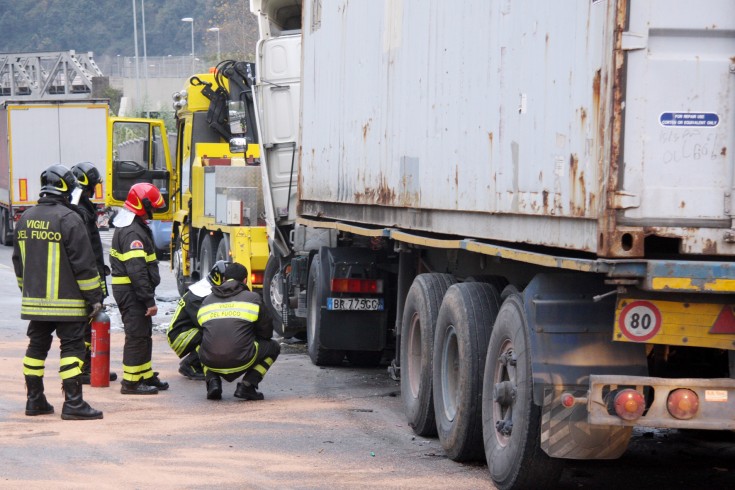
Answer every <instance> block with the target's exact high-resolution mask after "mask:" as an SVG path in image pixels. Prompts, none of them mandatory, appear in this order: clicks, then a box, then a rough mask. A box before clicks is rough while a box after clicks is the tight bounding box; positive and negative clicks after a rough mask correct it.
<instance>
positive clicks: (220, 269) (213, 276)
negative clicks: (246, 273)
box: [207, 260, 231, 286]
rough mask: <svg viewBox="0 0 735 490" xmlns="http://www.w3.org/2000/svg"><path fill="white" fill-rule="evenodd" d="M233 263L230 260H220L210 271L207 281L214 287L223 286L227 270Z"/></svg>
mask: <svg viewBox="0 0 735 490" xmlns="http://www.w3.org/2000/svg"><path fill="white" fill-rule="evenodd" d="M230 263H231V262H229V261H228V260H218V261H217V262H215V264H214V265H213V266H212V268H211V269H210V270H209V274H207V280H208V281H209V284H211V285H212V286H221V285H222V283H223V282H225V270H226V269H227V266H228V265H230Z"/></svg>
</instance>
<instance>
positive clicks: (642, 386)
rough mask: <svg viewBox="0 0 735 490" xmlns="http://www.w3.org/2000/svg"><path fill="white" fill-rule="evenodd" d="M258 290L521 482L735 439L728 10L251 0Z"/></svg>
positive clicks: (444, 439) (320, 357)
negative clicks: (677, 443) (382, 373)
mask: <svg viewBox="0 0 735 490" xmlns="http://www.w3.org/2000/svg"><path fill="white" fill-rule="evenodd" d="M250 8H251V12H252V13H253V14H254V15H256V17H257V19H258V24H259V30H260V40H259V42H258V45H257V49H256V65H257V79H256V85H255V91H254V93H255V97H254V98H255V109H256V115H257V118H258V128H259V131H260V139H259V141H260V144H261V169H262V171H263V178H262V180H263V183H264V187H265V188H264V197H265V216H266V226H267V227H268V230H269V233H268V236H269V240H270V244H271V247H270V249H271V256H270V258H269V262H268V265H267V266H266V273H265V283H264V290H263V291H264V297H265V298H266V302H267V304H268V305H269V308H271V309H272V311H273V312H274V313H275V316H276V317H277V319H278V321H279V322H281V323H282V331H283V332H284V334H286V335H296V334H298V333H304V332H305V335H306V337H307V344H308V352H309V355H310V357H311V360H312V362H313V363H315V364H317V365H327V364H337V365H341V364H343V363H346V362H351V363H353V364H378V363H380V362H381V360H382V361H390V369H391V371H392V372H393V373H394V374H395V375H396V376H400V382H401V397H402V398H403V402H404V407H405V414H406V418H407V421H408V423H409V425H410V426H411V427H412V428H413V430H414V431H415V432H416V433H417V434H419V435H422V436H428V435H433V434H437V435H438V437H439V439H440V441H441V444H442V446H443V448H444V450H445V451H446V453H447V455H448V456H449V457H450V458H452V459H454V460H457V461H465V460H474V459H484V460H486V461H487V464H488V468H489V471H490V475H491V477H492V480H493V482H494V483H495V484H496V485H497V486H498V487H499V488H503V489H507V488H545V487H549V486H553V484H554V482H555V480H556V479H557V478H558V476H559V474H560V471H561V468H562V465H561V462H562V461H563V460H564V459H614V458H617V457H619V456H620V455H622V454H623V452H624V451H625V450H626V447H627V445H628V442H629V440H630V437H631V433H632V429H633V427H635V426H645V427H666V428H678V429H706V430H733V429H735V379H733V378H735V294H734V293H735V264H734V262H733V255H734V254H735V231H734V230H735V226H734V225H735V221H734V219H735V205H733V201H732V200H733V186H734V185H735V184H734V182H735V180H734V179H735V172H734V171H733V166H734V165H733V163H734V162H733V138H735V4H733V3H732V2H729V1H726V0H710V1H706V2H698V3H696V4H695V3H692V2H687V1H683V0H675V1H661V0H575V1H569V2H547V1H544V0H525V1H518V2H511V1H509V0H500V1H493V2H487V1H484V0H468V1H463V2H444V1H441V0H385V1H369V2H368V1H364V2H355V1H347V0H338V1H333V2H332V1H330V2H325V1H320V0H314V1H303V2H302V1H299V0H251V2H250Z"/></svg>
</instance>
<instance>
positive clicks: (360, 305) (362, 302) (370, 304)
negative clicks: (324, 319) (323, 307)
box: [327, 298, 384, 311]
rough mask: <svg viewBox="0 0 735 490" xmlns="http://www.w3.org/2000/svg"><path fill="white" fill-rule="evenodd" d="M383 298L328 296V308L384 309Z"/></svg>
mask: <svg viewBox="0 0 735 490" xmlns="http://www.w3.org/2000/svg"><path fill="white" fill-rule="evenodd" d="M383 308H384V306H383V298H327V309H328V310H351V311H383Z"/></svg>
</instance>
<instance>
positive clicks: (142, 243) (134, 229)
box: [110, 216, 161, 308]
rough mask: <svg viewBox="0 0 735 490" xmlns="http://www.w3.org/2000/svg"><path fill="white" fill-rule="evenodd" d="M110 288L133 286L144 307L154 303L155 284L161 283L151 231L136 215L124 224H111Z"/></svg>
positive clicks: (124, 288)
mask: <svg viewBox="0 0 735 490" xmlns="http://www.w3.org/2000/svg"><path fill="white" fill-rule="evenodd" d="M110 269H111V271H112V279H111V282H112V289H113V291H115V290H133V291H135V295H136V296H137V297H138V299H139V300H140V302H141V303H144V304H145V306H146V307H147V308H150V307H152V306H155V305H156V300H155V291H156V286H158V285H159V284H160V283H161V276H160V275H159V274H158V259H157V258H156V251H155V248H154V246H153V234H152V233H151V229H150V228H148V225H146V224H145V222H144V221H143V220H142V219H141V218H139V217H138V216H136V217H135V219H133V220H132V222H131V223H130V224H129V225H127V226H124V227H118V226H117V225H116V227H115V233H114V234H113V235H112V245H111V247H110Z"/></svg>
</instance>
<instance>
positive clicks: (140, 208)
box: [125, 182, 166, 218]
mask: <svg viewBox="0 0 735 490" xmlns="http://www.w3.org/2000/svg"><path fill="white" fill-rule="evenodd" d="M165 205H166V202H165V201H164V200H163V196H162V195H161V191H159V190H158V187H156V186H155V185H153V184H149V183H147V182H141V183H139V184H135V185H133V187H131V188H130V191H129V192H128V198H127V199H126V200H125V208H126V209H127V210H128V211H132V212H133V213H135V214H136V215H137V216H142V217H148V218H150V217H151V216H152V212H153V208H156V209H157V208H162V207H163V206H165Z"/></svg>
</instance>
